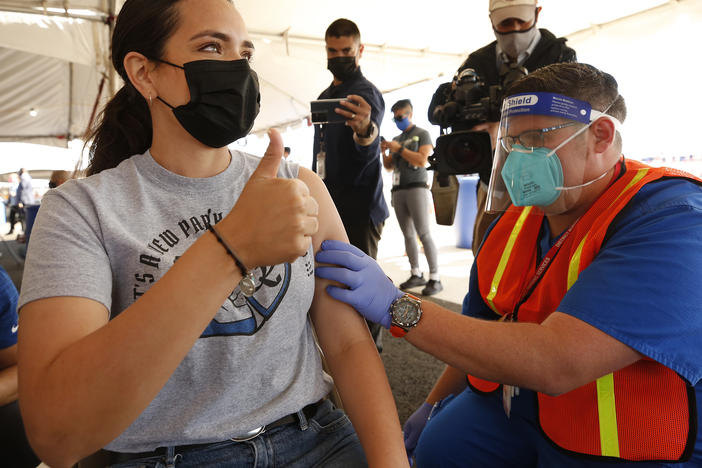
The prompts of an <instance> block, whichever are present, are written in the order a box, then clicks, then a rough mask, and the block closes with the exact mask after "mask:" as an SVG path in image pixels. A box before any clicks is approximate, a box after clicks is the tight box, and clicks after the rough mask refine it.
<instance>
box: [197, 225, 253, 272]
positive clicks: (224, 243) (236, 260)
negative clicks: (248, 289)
mask: <svg viewBox="0 0 702 468" xmlns="http://www.w3.org/2000/svg"><path fill="white" fill-rule="evenodd" d="M207 229H209V231H210V232H211V233H212V234H214V235H215V237H216V238H217V240H218V241H219V243H220V244H222V246H223V247H224V248H225V249H226V251H227V253H228V254H229V256H230V257H232V258H233V259H234V263H236V266H237V267H238V268H239V271H241V275H242V276H246V275H247V274H248V273H249V270H248V269H247V268H246V266H245V265H244V264H243V263H242V261H241V260H239V257H237V256H236V254H235V253H234V251H233V250H232V248H231V247H229V244H227V241H225V240H224V239H223V238H222V236H220V235H219V232H217V230H216V229H215V227H214V226H213V225H212V224H209V225H208V226H207Z"/></svg>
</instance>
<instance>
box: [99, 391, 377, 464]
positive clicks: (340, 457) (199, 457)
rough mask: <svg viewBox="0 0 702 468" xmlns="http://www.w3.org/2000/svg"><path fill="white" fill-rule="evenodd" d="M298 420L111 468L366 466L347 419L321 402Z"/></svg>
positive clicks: (169, 451)
mask: <svg viewBox="0 0 702 468" xmlns="http://www.w3.org/2000/svg"><path fill="white" fill-rule="evenodd" d="M297 415H298V420H299V421H298V422H294V423H290V424H287V425H284V426H279V427H275V428H273V429H271V430H270V431H266V432H264V433H263V434H261V435H259V436H258V437H256V438H254V439H251V440H248V441H245V442H233V441H230V440H226V441H223V442H215V443H212V444H203V445H198V446H195V447H189V448H187V449H185V450H182V451H179V450H178V449H177V448H173V447H168V448H167V452H168V453H167V454H166V456H162V457H150V458H141V459H135V460H130V461H128V462H123V463H118V464H115V465H111V466H112V467H113V468H136V467H143V468H166V467H178V468H190V467H211V468H214V467H231V468H240V467H241V468H244V467H246V468H263V467H273V466H276V467H278V466H280V467H291V468H292V467H298V468H308V467H329V468H346V467H366V466H368V463H367V462H366V457H365V455H364V453H363V449H362V448H361V444H360V442H359V440H358V436H357V435H356V432H355V431H354V429H353V426H352V425H351V421H349V419H348V418H347V417H346V415H345V414H344V412H343V411H342V410H340V409H337V408H335V407H334V405H333V404H332V403H331V402H330V401H328V400H327V401H324V402H323V403H322V404H321V405H319V407H318V408H317V411H316V412H315V413H314V415H312V417H311V418H309V419H307V418H306V417H305V415H304V413H302V411H300V412H298V413H297Z"/></svg>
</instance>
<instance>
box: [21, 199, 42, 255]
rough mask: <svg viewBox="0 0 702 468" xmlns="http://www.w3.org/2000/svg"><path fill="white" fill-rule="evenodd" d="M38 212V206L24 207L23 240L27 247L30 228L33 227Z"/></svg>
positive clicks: (30, 232)
mask: <svg viewBox="0 0 702 468" xmlns="http://www.w3.org/2000/svg"><path fill="white" fill-rule="evenodd" d="M38 211H39V205H24V216H25V218H24V223H25V228H24V238H25V242H26V243H27V246H29V236H30V234H32V226H34V220H35V219H36V218H37V212H38Z"/></svg>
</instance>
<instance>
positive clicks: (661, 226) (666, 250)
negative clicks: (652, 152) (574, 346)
mask: <svg viewBox="0 0 702 468" xmlns="http://www.w3.org/2000/svg"><path fill="white" fill-rule="evenodd" d="M558 311H560V312H563V313H566V314H569V315H572V316H574V317H577V318H578V319H580V320H583V321H584V322H587V323H589V324H590V325H592V326H594V327H596V328H598V329H599V330H602V331H603V332H605V333H607V334H608V335H610V336H612V337H613V338H615V339H617V340H619V341H621V342H622V343H625V344H627V345H628V346H630V347H632V348H633V349H635V350H637V351H639V352H640V353H642V354H644V355H645V356H648V357H649V358H651V359H653V360H655V361H657V362H659V363H661V364H663V365H664V366H666V367H668V368H670V369H673V370H674V371H676V372H678V373H679V374H680V375H681V376H683V377H684V378H685V379H687V380H688V381H689V382H690V383H691V384H692V385H695V384H696V383H697V382H698V381H699V380H700V378H702V359H700V356H702V187H700V186H698V185H696V184H694V183H692V182H689V181H686V180H683V179H665V180H661V181H657V182H653V183H650V184H647V185H646V186H644V187H643V188H642V189H641V190H640V191H639V193H637V194H636V196H635V197H634V198H633V199H632V200H631V202H630V203H629V205H628V206H627V207H626V208H625V209H624V210H622V212H621V213H620V214H619V215H618V216H617V218H615V220H614V222H613V224H612V226H610V237H609V239H607V240H606V241H605V243H604V244H603V246H602V249H601V250H600V252H599V253H598V255H597V256H596V257H595V259H594V260H593V262H592V263H591V264H590V265H589V266H588V267H587V268H586V269H585V270H583V271H582V273H581V274H580V277H579V278H578V280H577V281H576V282H575V284H574V285H573V286H572V287H571V289H570V290H569V291H568V293H567V294H566V296H565V297H564V298H563V301H562V302H561V304H560V305H559V307H558Z"/></svg>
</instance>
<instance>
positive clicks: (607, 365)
mask: <svg viewBox="0 0 702 468" xmlns="http://www.w3.org/2000/svg"><path fill="white" fill-rule="evenodd" d="M507 96H509V97H508V98H507V99H506V100H505V104H504V106H503V113H502V115H503V122H501V124H500V134H499V135H498V139H499V142H498V149H497V150H496V153H495V161H494V163H495V167H496V170H494V171H493V173H492V179H491V184H490V187H491V191H490V193H489V194H488V196H489V197H490V198H489V200H488V209H490V208H492V209H496V208H499V207H503V209H504V207H505V205H504V200H505V198H506V197H507V194H509V197H508V201H511V203H512V204H513V205H514V206H516V207H519V209H522V210H523V211H522V213H524V212H525V211H526V210H527V209H528V208H530V207H531V208H534V209H536V210H539V211H538V212H539V213H542V214H543V220H542V221H541V224H540V227H539V224H535V225H533V226H535V230H534V233H535V234H534V240H533V242H532V244H531V246H532V247H533V249H532V250H533V251H534V252H535V254H534V259H533V261H532V263H531V264H530V265H531V266H530V267H529V272H530V273H529V275H526V274H525V275H524V279H525V280H526V281H524V283H523V286H524V287H523V288H515V289H517V290H521V292H520V291H517V292H520V296H519V297H520V298H521V299H522V301H523V302H519V303H518V305H517V306H516V307H515V308H514V309H513V310H510V311H506V312H507V313H505V314H504V315H502V314H501V313H502V312H505V311H503V310H497V311H493V310H495V308H496V307H495V305H494V303H497V302H498V301H497V299H499V295H497V297H494V296H492V295H491V293H490V291H491V289H490V283H489V282H487V283H485V278H486V277H487V278H488V279H492V278H496V277H498V276H499V275H501V274H502V273H504V271H509V268H510V266H511V265H512V263H510V262H515V263H514V264H519V263H520V262H524V255H527V253H526V252H525V251H523V250H515V251H514V252H508V253H507V254H505V257H504V258H505V259H506V262H507V263H506V264H505V263H501V262H500V263H499V264H498V262H495V264H497V266H496V267H495V270H494V271H490V270H489V269H488V270H487V271H488V273H489V274H485V270H482V272H481V274H479V271H480V270H481V267H480V265H485V264H487V263H489V262H487V263H486V259H487V260H490V259H491V258H497V259H498V260H499V259H500V257H499V255H500V254H501V252H495V251H489V250H488V249H487V248H486V246H489V245H491V244H490V240H491V237H492V236H493V235H494V237H492V238H493V240H494V239H502V237H499V236H503V234H504V232H505V228H506V226H505V223H506V222H505V223H502V224H501V223H500V220H502V219H503V218H504V217H506V216H507V214H508V213H509V212H506V213H505V214H504V215H503V218H499V219H498V220H497V221H496V222H495V223H494V224H493V225H492V226H491V228H490V230H489V231H488V233H487V235H486V240H485V242H484V243H483V245H482V247H481V251H479V252H478V253H477V256H476V263H475V264H474V265H473V268H472V270H471V276H470V285H469V286H470V288H469V291H468V293H467V295H466V298H465V300H464V305H463V313H462V314H455V313H452V312H450V311H448V310H446V309H443V308H442V307H440V306H438V305H436V304H433V303H432V302H430V301H419V300H416V298H415V301H412V300H411V299H412V298H407V297H406V296H404V295H403V294H402V292H401V291H399V290H397V288H395V287H394V286H392V284H391V283H390V282H389V281H388V280H387V279H385V275H384V274H383V272H382V270H381V269H380V267H379V266H378V265H377V264H376V263H375V262H373V261H371V260H370V259H369V258H368V257H366V256H364V255H363V254H362V253H360V252H359V251H358V250H356V249H353V248H352V247H350V246H348V245H347V244H343V243H340V242H336V241H326V242H324V243H323V245H322V248H323V251H322V252H320V253H319V254H318V255H317V261H318V262H320V263H323V264H331V265H336V266H322V267H319V268H318V269H317V271H316V274H317V275H318V276H321V277H323V278H328V279H333V280H337V281H339V282H341V283H343V284H344V285H346V286H347V288H339V287H328V289H327V291H328V293H329V294H330V295H332V296H333V297H335V298H337V299H340V300H342V301H345V302H347V303H349V304H351V305H353V306H354V307H355V308H356V309H357V310H358V312H359V313H361V314H362V315H363V316H365V317H366V318H367V319H369V320H372V321H376V322H378V323H381V324H383V325H384V326H385V327H386V328H390V330H391V333H393V334H395V335H396V336H404V339H406V340H407V341H409V342H410V343H411V344H413V345H414V346H416V347H418V348H420V349H422V350H424V351H426V352H428V353H430V354H432V355H434V356H435V357H437V358H439V359H441V360H442V361H444V362H446V363H447V364H448V366H447V368H446V370H445V372H444V373H443V374H442V376H441V377H440V378H439V379H438V381H437V382H436V384H435V386H434V388H433V390H432V391H431V393H430V394H429V395H428V396H427V399H426V402H425V403H424V404H423V405H422V406H421V407H420V408H419V409H418V410H417V411H416V412H415V413H414V414H413V415H412V416H410V418H409V419H408V421H407V422H406V424H405V427H404V433H405V444H406V448H407V450H408V455H409V456H410V457H411V458H414V459H415V460H416V462H417V466H420V467H422V468H426V467H433V466H436V467H451V466H461V467H463V466H470V467H562V466H568V467H588V468H589V467H604V466H612V463H613V462H616V463H618V464H620V465H625V466H628V465H632V466H637V467H664V466H674V467H685V468H688V467H693V466H702V440H700V439H701V435H700V432H699V430H698V427H699V423H698V421H699V419H700V414H699V413H700V410H699V405H698V404H697V400H698V399H699V396H700V395H702V382H700V380H701V379H702V358H700V356H702V287H700V286H702V284H701V282H700V279H699V278H700V273H699V272H700V271H702V187H701V185H700V181H699V180H698V179H695V178H694V177H692V176H686V175H684V174H680V173H675V172H672V171H668V172H665V173H664V172H663V170H662V169H660V170H659V169H655V168H645V167H643V165H640V164H638V163H634V162H628V161H627V160H626V159H625V158H624V157H623V155H622V152H621V148H622V137H621V134H620V132H619V128H620V125H621V122H623V121H624V119H625V117H626V107H625V104H624V100H623V98H622V96H621V95H620V94H619V90H618V87H617V84H616V81H615V79H614V78H613V77H612V76H611V75H608V74H606V73H603V72H601V71H599V70H597V69H596V68H594V67H592V66H590V65H586V64H576V63H567V64H555V65H550V66H548V67H545V68H542V69H539V70H537V71H535V72H534V73H532V74H530V75H528V76H527V77H525V78H523V79H522V80H520V81H518V82H517V83H515V84H514V85H513V86H512V87H511V88H510V89H509V90H508V92H507ZM511 98H513V100H512V101H510V99H511ZM537 103H538V105H537ZM507 119H509V120H507ZM640 169H642V171H643V172H642V174H649V173H650V174H656V177H657V178H654V177H653V176H651V179H650V180H648V179H647V182H646V183H645V185H642V186H640V185H637V186H636V190H633V191H632V193H633V196H632V197H631V198H630V199H629V200H628V201H627V202H626V203H625V204H624V205H623V208H621V209H620V210H619V211H618V212H617V214H616V216H615V217H614V218H613V219H612V220H611V221H610V222H609V224H604V225H605V226H606V227H607V230H606V235H605V236H604V239H603V242H602V244H601V246H600V247H599V250H596V251H595V255H594V257H593V258H592V259H591V261H590V260H589V264H588V265H587V267H586V268H584V269H582V270H581V271H579V275H578V276H577V277H576V280H575V281H574V283H572V284H569V285H568V286H569V287H568V289H567V292H564V293H563V296H562V297H561V296H559V297H560V299H558V300H559V302H557V306H556V307H555V308H554V309H550V310H548V311H547V313H546V314H545V315H547V316H546V317H545V319H544V320H542V321H540V322H538V323H520V322H519V321H516V322H514V321H512V320H510V319H513V318H514V315H516V314H515V313H516V312H521V311H520V310H519V307H521V305H522V304H526V303H527V301H529V300H530V299H531V297H530V294H532V292H533V291H537V290H538V287H539V281H541V280H542V279H544V278H546V279H548V278H549V268H554V270H552V271H555V267H554V265H556V264H558V262H559V258H558V255H559V253H558V248H559V246H560V245H562V243H566V242H568V241H567V237H568V236H569V235H570V233H571V232H578V229H579V228H580V227H582V226H583V225H582V224H580V225H578V222H582V223H587V222H591V217H589V215H590V214H591V213H592V212H591V211H589V210H590V208H591V207H593V206H599V205H598V204H597V202H598V201H600V200H608V198H606V197H609V196H610V195H611V194H612V190H610V189H611V188H614V187H619V186H620V185H622V184H621V181H625V180H629V179H627V178H632V185H635V184H636V183H637V182H636V181H637V180H640V179H636V178H635V177H634V175H635V174H638V173H639V172H638V171H639V170H640ZM661 174H665V175H664V176H660V175H661ZM644 177H646V176H644ZM627 187H629V185H627ZM500 195H502V199H501V200H500V198H499V197H500ZM613 198H615V199H616V197H613ZM510 209H512V208H510ZM602 212H605V213H606V212H607V210H606V209H604V210H602ZM504 219H510V218H504ZM597 219H599V218H597ZM520 222H521V221H517V222H515V224H514V226H517V225H518V224H519V223H520ZM507 227H509V226H507ZM586 227H587V228H588V229H590V228H595V227H598V226H594V225H593V226H590V225H586ZM498 229H499V230H498ZM507 232H508V231H507ZM515 232H516V231H515ZM504 237H505V238H507V237H509V236H504ZM515 238H518V239H519V237H518V235H515ZM578 239H579V238H578ZM572 240H573V239H572V238H571V241H572ZM516 242H519V241H518V240H517V241H516ZM505 243H506V244H507V246H508V247H509V245H510V244H509V242H507V241H506V240H505ZM534 244H535V245H534ZM492 245H493V246H494V245H495V244H494V243H493V244H492ZM515 245H517V247H519V248H521V247H523V246H524V244H523V243H522V244H515ZM517 247H515V249H517ZM554 249H555V250H554ZM483 250H484V251H483ZM505 251H506V252H507V251H508V249H505ZM554 252H555V253H554ZM561 254H562V255H571V254H570V253H568V252H566V253H563V252H561ZM495 256H497V257H495ZM545 258H546V259H548V261H546V262H545V263H544V259H545ZM566 258H570V257H566ZM526 263H528V262H526ZM537 265H539V266H541V265H544V268H545V270H544V271H545V272H544V273H542V275H541V276H539V275H536V274H535V276H534V278H536V281H537V282H536V283H535V286H534V287H533V288H531V287H530V286H532V282H531V280H530V278H531V275H532V274H534V273H531V272H532V271H534V272H535V271H538V270H539V268H537ZM525 271H526V270H525ZM559 273H560V270H559ZM570 273H571V272H569V271H566V272H565V274H563V275H561V276H562V279H563V281H564V282H565V280H566V277H568V276H569V274H570ZM491 275H492V276H491ZM550 278H551V279H550V280H549V281H551V283H548V284H549V287H550V285H551V284H556V283H557V282H556V281H555V280H554V279H553V277H552V276H551V277H550ZM481 281H482V282H483V284H481ZM545 281H546V280H544V284H546V283H545ZM481 286H482V288H481ZM493 300H494V303H493ZM417 303H419V304H417ZM498 309H499V308H498ZM417 311H419V313H418V312H417ZM496 312H497V313H496ZM520 316H521V315H520ZM398 327H399V329H400V330H399V331H398ZM641 363H652V364H653V363H655V364H656V365H657V366H659V367H661V368H665V369H667V370H668V371H673V372H672V373H670V374H671V375H672V376H673V377H671V378H674V379H678V380H676V381H679V382H682V383H683V384H682V385H683V386H684V388H686V389H687V395H686V400H685V405H684V407H683V410H684V415H685V417H686V418H689V419H686V421H688V422H689V424H688V425H687V426H686V427H684V428H682V429H681V430H680V431H679V432H673V434H674V437H673V440H674V441H675V442H680V443H681V444H683V446H684V447H685V449H684V451H681V453H679V454H678V458H675V459H669V458H666V457H665V456H662V457H656V456H655V454H653V455H651V456H650V457H645V456H644V457H640V458H635V457H636V455H631V453H632V450H630V447H631V446H632V445H633V446H634V447H636V449H635V450H633V452H636V450H639V449H640V450H641V452H644V451H647V452H646V453H651V452H655V451H656V450H658V449H660V451H661V452H665V449H666V447H655V446H654V447H651V446H652V445H655V444H652V443H651V442H650V441H648V440H641V437H640V436H639V434H638V433H639V431H638V430H637V429H638V428H636V427H633V428H632V427H628V428H622V427H619V426H616V424H617V422H616V420H614V419H619V421H620V423H621V421H623V420H624V419H625V418H623V417H622V415H623V413H617V414H615V415H613V416H615V418H612V419H613V420H614V424H615V429H619V441H618V443H619V445H618V446H617V447H616V450H614V451H612V450H610V447H609V445H608V444H609V443H610V442H611V441H609V440H605V439H604V438H603V439H602V440H601V441H598V443H601V444H602V454H601V455H600V454H597V455H591V454H584V453H577V452H575V451H572V450H567V449H564V448H563V447H562V446H560V445H559V444H558V443H556V442H554V440H553V439H552V438H551V437H550V436H549V435H547V434H546V432H545V431H544V427H543V421H544V419H543V413H540V411H543V407H541V408H540V406H541V405H540V404H539V401H541V397H539V400H537V395H541V396H546V397H547V398H548V397H553V396H562V395H565V394H568V393H570V392H572V391H574V390H578V389H581V388H583V387H584V386H586V385H592V383H593V382H595V381H597V380H600V379H601V378H604V377H606V376H608V375H609V374H613V375H615V380H616V376H617V375H621V374H620V372H622V371H623V370H625V369H627V368H628V367H629V366H633V365H637V364H641ZM466 374H470V375H473V376H476V377H478V378H481V379H485V380H488V381H491V382H496V383H499V384H502V385H501V389H502V391H499V390H498V391H495V392H490V393H488V394H483V393H481V392H479V391H477V390H474V389H473V388H471V387H469V386H468V382H467V378H466ZM656 382H658V380H657V381H656ZM656 389H657V393H659V394H660V395H661V397H660V398H662V399H665V398H666V397H667V396H668V395H671V398H672V394H673V393H672V390H671V389H670V388H668V387H666V386H665V385H659V386H658V387H656ZM629 391H631V392H635V391H636V387H635V386H634V387H632V388H631V389H630V390H629ZM617 399H618V400H617V401H616V403H617V404H619V403H621V401H622V400H626V401H628V399H633V398H631V397H630V396H629V395H628V394H627V393H624V394H623V396H622V394H617ZM612 404H613V405H614V402H612ZM616 410H617V411H623V410H622V409H621V408H620V407H619V406H616ZM655 410H656V408H640V409H638V408H637V409H635V410H631V409H628V410H627V411H629V412H630V413H631V412H632V411H633V412H635V413H636V414H638V415H640V416H641V418H640V420H641V421H650V422H652V423H653V418H650V415H651V414H652V413H654V412H655ZM674 416H676V415H675V414H672V413H670V414H662V415H659V419H658V421H660V422H659V423H658V424H660V425H661V426H662V427H666V426H672V425H673V424H672V422H671V423H669V424H668V423H666V421H673V420H674ZM647 418H650V419H647ZM603 421H604V422H603ZM599 423H600V427H599V428H598V427H597V421H594V422H593V426H592V427H593V428H592V430H591V432H593V431H598V430H599V431H601V433H606V430H607V428H606V427H604V426H603V425H606V423H607V420H606V418H605V416H604V415H600V421H599ZM560 424H561V425H562V427H563V428H564V429H566V431H564V432H567V431H568V430H571V429H573V425H572V423H571V422H570V421H568V420H563V421H561V422H560ZM641 424H646V423H645V422H642V423H641ZM575 429H576V431H575V432H577V430H578V429H579V428H575ZM641 429H642V431H641V432H643V429H645V428H643V427H641ZM674 429H675V430H677V428H674ZM666 430H667V429H666ZM615 433H616V432H615ZM582 434H586V433H585V432H582ZM586 435H588V436H589V435H591V433H590V434H586ZM627 444H629V447H627ZM605 446H607V449H605ZM620 449H621V450H620ZM627 457H628V458H627ZM632 460H639V461H632Z"/></svg>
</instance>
